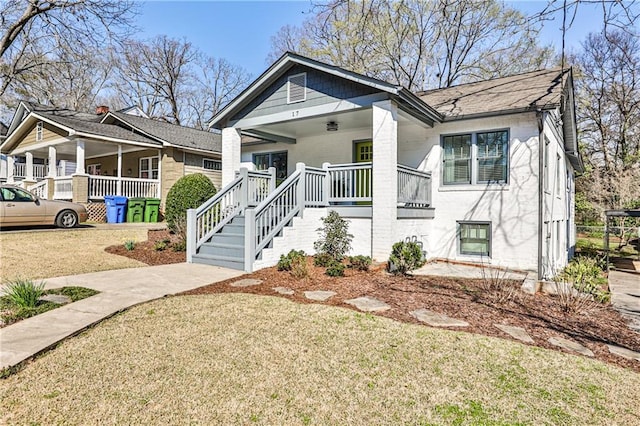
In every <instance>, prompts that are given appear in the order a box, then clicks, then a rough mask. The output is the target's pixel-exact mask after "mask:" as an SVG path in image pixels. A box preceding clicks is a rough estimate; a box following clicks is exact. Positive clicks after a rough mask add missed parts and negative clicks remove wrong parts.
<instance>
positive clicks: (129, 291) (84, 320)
mask: <svg viewBox="0 0 640 426" xmlns="http://www.w3.org/2000/svg"><path fill="white" fill-rule="evenodd" d="M242 274H244V272H242V271H236V270H233V269H227V268H220V267H217V266H208V265H199V264H189V263H177V264H173V265H161V266H148V267H143V268H132V269H119V270H114V271H104V272H93V273H90V274H82V275H72V276H67V277H58V278H50V279H47V280H46V285H45V288H47V289H51V288H59V287H63V286H81V287H87V288H92V289H94V290H98V291H100V294H97V295H95V296H92V297H89V298H86V299H83V300H80V301H78V302H75V303H70V304H68V305H64V306H61V307H60V308H57V309H54V310H51V311H48V312H45V313H43V314H41V315H37V316H35V317H31V318H27V319H26V320H23V321H20V322H18V323H16V324H12V325H10V326H7V327H4V328H2V329H0V368H6V367H13V366H15V365H17V364H19V363H20V362H22V361H24V360H26V359H28V358H30V357H32V356H33V355H36V354H38V353H39V352H41V351H43V350H45V349H47V348H49V347H51V346H52V345H55V344H56V343H58V342H60V341H61V340H63V339H64V338H66V337H68V336H71V335H73V334H76V333H78V332H79V331H81V330H83V329H85V328H87V327H89V326H91V325H92V324H95V323H97V322H99V321H101V320H102V319H104V318H107V317H109V316H111V315H113V314H115V313H117V312H120V311H122V310H124V309H127V308H129V307H131V306H133V305H137V304H140V303H144V302H148V301H150V300H154V299H159V298H161V297H164V296H166V295H172V294H176V293H180V292H183V291H187V290H191V289H194V288H197V287H202V286H203V285H207V284H211V283H214V282H218V281H223V280H226V279H229V278H233V277H237V276H240V275H242Z"/></svg>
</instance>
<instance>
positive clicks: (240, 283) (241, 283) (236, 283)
mask: <svg viewBox="0 0 640 426" xmlns="http://www.w3.org/2000/svg"><path fill="white" fill-rule="evenodd" d="M258 284H262V280H256V279H254V278H245V279H243V280H238V281H234V282H232V283H231V287H251V286H253V285H258Z"/></svg>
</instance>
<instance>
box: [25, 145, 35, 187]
mask: <svg viewBox="0 0 640 426" xmlns="http://www.w3.org/2000/svg"><path fill="white" fill-rule="evenodd" d="M25 157H26V158H27V164H26V167H27V170H26V172H25V178H24V180H25V181H27V182H34V181H35V179H33V153H31V152H27V153H26V154H25Z"/></svg>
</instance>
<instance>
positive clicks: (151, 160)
mask: <svg viewBox="0 0 640 426" xmlns="http://www.w3.org/2000/svg"><path fill="white" fill-rule="evenodd" d="M140 178H141V179H158V157H145V158H141V159H140Z"/></svg>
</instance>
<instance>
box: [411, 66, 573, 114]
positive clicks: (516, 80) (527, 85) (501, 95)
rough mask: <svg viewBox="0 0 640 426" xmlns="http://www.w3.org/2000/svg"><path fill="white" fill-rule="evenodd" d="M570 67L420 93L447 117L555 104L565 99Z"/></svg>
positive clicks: (419, 95) (544, 106) (428, 102)
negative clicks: (563, 88)
mask: <svg viewBox="0 0 640 426" xmlns="http://www.w3.org/2000/svg"><path fill="white" fill-rule="evenodd" d="M568 72H569V71H568V70H565V71H564V72H562V71H561V69H560V68H559V67H558V68H553V69H548V70H541V71H533V72H529V73H525V74H519V75H514V76H509V77H503V78H496V79H493V80H485V81H479V82H476V83H468V84H461V85H459V86H453V87H449V88H445V89H435V90H428V91H425V92H419V93H417V94H416V95H417V96H418V97H419V98H420V99H421V100H422V101H424V102H426V103H427V104H428V105H430V106H431V107H433V108H435V109H436V110H437V111H438V112H439V113H440V114H442V115H443V116H444V117H445V119H447V118H449V119H452V118H463V117H469V116H473V115H478V114H491V113H500V112H508V111H514V110H523V111H524V110H536V109H538V108H540V109H545V108H552V107H555V106H558V105H559V104H560V101H561V94H562V86H563V85H562V79H563V78H564V79H565V80H566V78H567V76H568Z"/></svg>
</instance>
